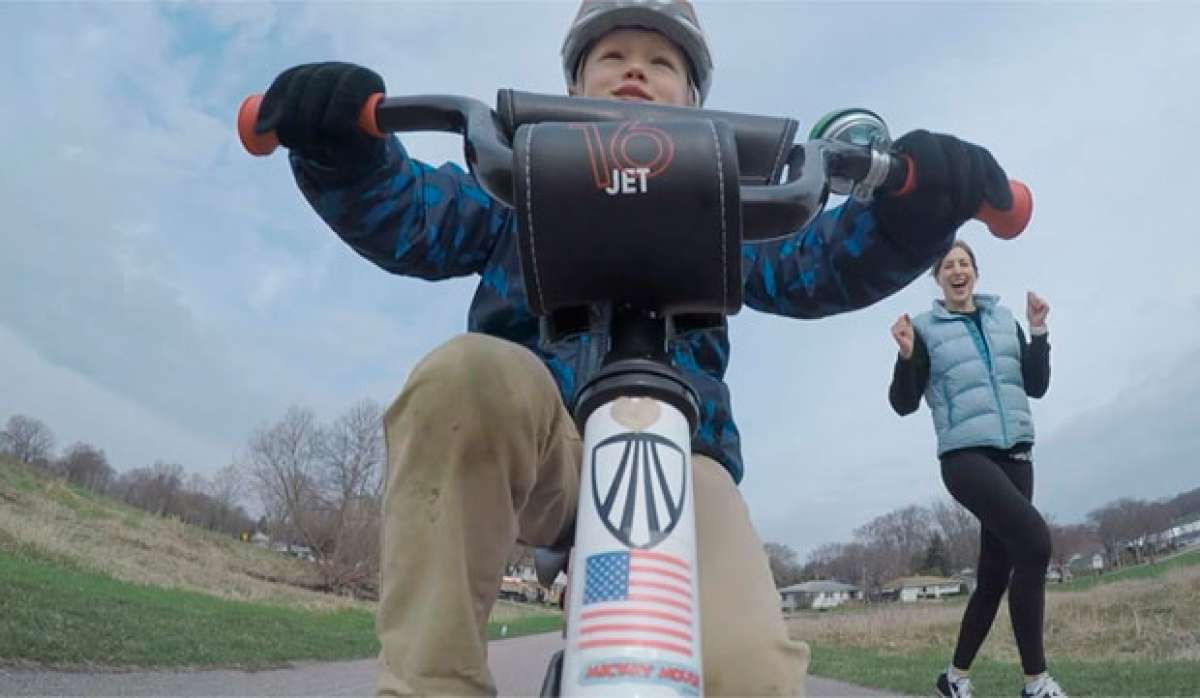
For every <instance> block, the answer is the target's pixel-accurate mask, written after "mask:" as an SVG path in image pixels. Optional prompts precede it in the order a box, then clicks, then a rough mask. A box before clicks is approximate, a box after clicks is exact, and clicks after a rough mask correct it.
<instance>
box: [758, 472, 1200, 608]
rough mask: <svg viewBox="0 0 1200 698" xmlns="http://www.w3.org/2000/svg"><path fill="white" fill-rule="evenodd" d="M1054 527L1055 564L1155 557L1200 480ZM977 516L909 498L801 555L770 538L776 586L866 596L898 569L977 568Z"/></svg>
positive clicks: (1185, 515) (1196, 495) (1195, 499)
mask: <svg viewBox="0 0 1200 698" xmlns="http://www.w3.org/2000/svg"><path fill="white" fill-rule="evenodd" d="M1043 517H1044V518H1045V519H1046V523H1047V525H1048V527H1049V529H1050V539H1051V548H1052V553H1051V567H1052V569H1057V570H1060V571H1061V570H1063V569H1065V568H1067V566H1068V564H1069V563H1070V562H1071V561H1072V559H1074V558H1076V557H1077V556H1083V555H1090V554H1091V553H1093V552H1103V555H1104V560H1105V565H1106V566H1107V567H1109V568H1118V567H1122V566H1124V565H1128V564H1132V563H1139V562H1142V561H1144V560H1151V561H1152V560H1153V559H1154V557H1155V556H1156V555H1158V554H1160V553H1161V552H1162V551H1164V550H1166V549H1168V548H1169V547H1171V546H1172V545H1174V543H1175V541H1173V540H1172V539H1170V537H1169V535H1168V532H1169V530H1170V529H1171V528H1172V526H1174V525H1177V524H1179V523H1184V522H1190V521H1195V520H1197V519H1200V488H1196V489H1194V490H1190V491H1188V492H1184V493H1182V494H1179V495H1177V496H1175V497H1172V498H1165V499H1160V500H1155V501H1145V500H1141V499H1135V498H1130V497H1122V498H1120V499H1116V500H1113V501H1110V502H1108V503H1107V504H1104V505H1103V506H1100V507H1097V508H1095V509H1093V510H1091V511H1090V512H1088V514H1087V516H1086V519H1085V521H1084V522H1082V523H1074V524H1059V523H1057V522H1056V520H1055V518H1054V516H1053V515H1051V514H1049V513H1047V512H1043ZM979 542H980V530H979V522H978V520H977V519H976V518H975V517H974V516H973V515H972V514H971V513H970V512H969V511H967V510H966V509H965V508H964V507H962V506H961V505H960V504H958V503H957V502H955V501H953V500H950V499H946V500H939V501H935V502H933V503H932V504H930V505H928V506H920V505H909V506H905V507H901V508H899V509H895V510H893V511H891V512H888V513H886V514H883V515H881V516H877V517H875V518H874V519H871V520H870V521H868V522H867V523H865V524H863V525H861V526H859V527H858V528H856V529H854V531H853V534H852V538H851V540H849V541H846V542H839V543H826V544H824V545H821V546H819V547H818V548H816V549H814V550H812V551H811V552H810V553H809V554H808V556H807V558H806V559H805V560H804V561H803V562H801V560H800V557H799V555H798V554H797V553H796V552H795V551H794V550H792V549H791V548H790V547H788V546H787V545H784V544H781V543H774V542H770V543H766V544H765V546H764V547H765V550H766V553H767V558H768V560H769V562H770V564H771V572H772V574H773V576H774V578H775V584H776V586H777V587H780V588H782V587H785V586H789V585H792V584H796V583H798V582H803V581H808V580H813V579H834V580H838V581H842V582H846V583H849V584H854V585H856V586H858V587H859V588H861V589H863V590H864V591H865V592H866V593H867V595H868V596H873V595H875V594H877V593H878V592H879V591H880V590H881V589H882V588H883V586H884V585H885V584H887V583H888V582H889V581H891V580H894V579H896V578H898V577H906V576H913V575H936V576H941V577H946V576H951V575H954V574H957V573H960V572H962V571H964V570H967V569H969V568H974V566H975V564H976V562H977V560H978V557H979Z"/></svg>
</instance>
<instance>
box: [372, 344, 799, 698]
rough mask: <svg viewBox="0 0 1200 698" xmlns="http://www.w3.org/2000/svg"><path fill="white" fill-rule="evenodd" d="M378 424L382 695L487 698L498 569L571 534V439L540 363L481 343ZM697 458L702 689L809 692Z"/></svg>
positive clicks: (752, 560)
mask: <svg viewBox="0 0 1200 698" xmlns="http://www.w3.org/2000/svg"><path fill="white" fill-rule="evenodd" d="M384 428H385V435H386V439H387V458H388V467H387V476H386V477H387V482H386V492H385V495H384V503H383V532H382V560H381V582H382V585H381V596H380V603H379V615H378V618H377V629H378V634H379V639H380V642H381V644H382V650H381V652H380V655H379V674H378V681H377V687H376V689H377V693H378V694H379V695H402V696H408V695H495V693H496V687H495V683H494V682H493V680H492V676H491V672H490V671H489V670H488V665H487V639H486V635H485V628H486V624H487V619H488V615H489V613H490V612H491V609H492V604H493V603H494V602H495V600H496V595H497V592H498V589H499V585H500V577H501V576H502V575H503V571H504V563H505V559H506V558H507V556H508V553H509V552H510V550H511V548H512V546H513V543H514V542H515V541H520V542H522V543H525V544H528V545H550V544H553V543H555V542H557V541H558V540H559V538H560V537H561V536H562V535H563V533H564V531H565V530H566V529H567V527H568V525H569V524H570V522H571V519H572V518H573V517H574V515H575V506H576V500H577V498H578V495H579V469H580V462H581V448H582V447H581V443H580V438H579V434H578V433H577V431H576V429H575V425H574V423H573V421H572V420H571V417H570V414H568V412H567V410H566V409H565V408H564V407H563V404H562V399H561V398H560V397H559V392H558V388H557V387H556V386H555V384H554V379H553V378H552V377H551V375H550V372H549V371H548V370H547V369H546V367H545V366H544V365H543V364H542V362H541V360H540V359H538V357H537V356H535V355H534V354H533V353H532V352H530V351H528V350H526V349H525V348H523V347H521V346H519V345H517V344H514V343H512V342H507V341H504V340H501V339H497V338H494V337H489V336H486V335H481V334H468V335H462V336H459V337H456V338H455V339H453V340H451V341H450V342H448V343H446V344H445V345H443V346H441V347H440V348H438V349H436V350H434V351H433V352H432V353H430V354H429V356H427V357H426V358H425V359H424V360H423V361H422V362H421V363H420V364H419V365H418V366H417V367H416V368H415V369H414V370H413V372H412V375H411V376H410V377H409V380H408V383H407V385H405V387H404V390H403V392H402V393H401V394H400V396H399V397H398V398H397V399H396V401H395V403H393V404H392V406H391V407H390V408H389V409H388V411H387V414H386V415H385V417H384ZM693 463H694V468H695V472H696V474H695V490H696V526H697V544H698V546H699V551H698V555H699V559H698V566H699V575H700V576H699V583H700V622H701V630H702V632H703V636H702V639H701V641H702V643H703V651H704V656H703V661H704V679H705V681H704V690H705V692H706V693H707V694H708V695H737V696H751V695H802V694H803V689H804V676H805V673H806V671H807V667H808V646H807V645H806V644H804V643H802V642H795V641H792V640H790V639H789V638H788V636H787V631H786V629H785V627H784V624H783V618H782V614H781V612H780V599H779V594H778V593H777V592H776V590H775V585H774V582H773V581H772V577H771V573H770V569H769V566H768V564H767V558H766V555H765V554H764V552H763V547H762V542H761V541H760V540H759V539H758V536H757V535H756V534H755V533H754V530H753V528H752V527H751V525H750V518H749V515H748V512H747V510H746V505H745V503H744V502H743V501H742V498H741V495H740V494H739V493H738V490H737V487H736V486H735V485H734V483H733V480H732V478H730V476H729V474H728V472H727V471H726V470H725V469H724V468H723V467H721V466H720V465H719V464H718V463H717V462H716V461H714V460H712V459H710V458H707V457H705V456H696V457H695V458H694V459H693ZM539 670H540V669H539Z"/></svg>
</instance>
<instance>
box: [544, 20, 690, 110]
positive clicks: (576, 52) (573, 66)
mask: <svg viewBox="0 0 1200 698" xmlns="http://www.w3.org/2000/svg"><path fill="white" fill-rule="evenodd" d="M624 27H641V28H644V29H651V30H654V31H656V32H659V33H660V34H663V35H664V36H666V37H667V38H668V39H670V40H671V41H673V42H675V44H676V45H677V46H679V48H680V49H681V50H682V51H683V55H684V56H686V57H687V60H688V63H689V64H690V65H689V67H690V68H691V79H692V87H693V88H694V89H695V90H696V93H697V97H698V99H697V103H698V104H703V103H704V100H705V98H706V97H708V88H709V85H710V84H711V83H712V72H713V63H712V55H711V54H709V52H708V41H707V40H706V39H705V38H704V32H703V30H701V29H700V20H699V19H697V17H696V10H695V9H694V8H693V7H692V3H690V2H688V1H687V0H583V4H581V5H580V6H579V13H578V14H576V15H575V21H574V22H572V23H571V28H570V29H568V30H567V37H566V39H564V40H563V46H562V59H563V75H564V77H566V80H567V84H568V85H570V84H573V83H574V82H575V79H576V78H577V77H578V75H579V67H580V63H581V62H582V60H583V57H584V55H585V54H586V53H587V51H588V49H589V48H591V46H592V44H593V43H595V42H596V40H597V39H599V38H600V37H602V36H604V35H605V34H607V33H608V32H610V31H612V30H614V29H619V28H624Z"/></svg>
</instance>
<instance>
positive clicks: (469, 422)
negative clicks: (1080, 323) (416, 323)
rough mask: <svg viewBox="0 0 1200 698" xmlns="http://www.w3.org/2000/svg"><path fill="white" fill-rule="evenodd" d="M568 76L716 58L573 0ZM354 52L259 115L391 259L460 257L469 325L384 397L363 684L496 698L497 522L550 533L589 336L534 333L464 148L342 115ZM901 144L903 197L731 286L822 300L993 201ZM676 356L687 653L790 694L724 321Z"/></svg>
mask: <svg viewBox="0 0 1200 698" xmlns="http://www.w3.org/2000/svg"><path fill="white" fill-rule="evenodd" d="M562 60H563V69H564V74H565V78H566V83H567V89H568V91H569V92H570V94H572V95H575V96H581V97H592V98H607V99H619V100H638V101H645V102H656V103H661V104H669V105H679V106H693V107H698V106H700V105H702V104H703V103H704V100H705V98H706V97H707V95H708V92H709V87H710V84H711V80H712V74H713V63H712V59H711V56H710V55H709V50H708V44H707V41H706V39H705V35H704V33H703V32H702V30H701V27H700V23H699V21H698V19H697V16H696V13H695V10H694V9H693V7H692V6H691V4H690V3H688V2H685V1H672V0H650V1H647V0H641V1H635V0H586V1H585V2H583V3H582V5H581V7H580V9H579V12H578V14H577V15H576V17H575V19H574V21H573V23H572V24H571V26H570V28H569V30H568V32H567V35H566V39H565V41H564V43H563V47H562ZM384 91H385V86H384V81H383V79H382V78H381V77H380V76H379V75H377V74H376V73H374V72H373V71H371V70H369V69H367V68H365V67H361V66H356V65H351V64H346V63H317V64H306V65H301V66H297V67H294V68H291V69H289V70H286V71H284V72H283V73H282V74H280V75H279V76H278V77H277V78H276V79H275V81H274V82H273V84H272V85H271V87H270V89H269V90H268V91H267V93H266V95H265V97H264V99H263V101H262V104H261V109H260V112H259V119H258V121H257V123H256V130H257V131H258V132H260V133H263V132H267V131H270V130H274V131H275V132H276V134H277V136H278V139H279V141H280V143H282V144H283V145H284V146H286V147H288V148H289V149H290V151H291V153H290V161H291V166H292V170H293V172H294V175H295V178H296V181H297V183H298V184H299V187H300V189H301V191H302V192H303V193H304V195H305V197H306V198H307V199H308V201H309V202H310V203H311V205H312V206H313V208H314V209H315V210H316V212H317V213H318V214H319V215H320V216H321V217H322V218H323V219H324V220H325V221H326V222H327V223H328V224H329V226H330V227H331V228H332V229H333V230H334V231H335V232H336V233H337V234H338V235H339V236H340V237H341V238H342V239H343V240H344V241H345V242H346V243H347V244H349V245H350V246H351V247H352V248H353V249H354V250H356V251H357V252H358V253H359V254H361V255H362V256H363V257H365V258H367V259H368V260H370V261H372V262H374V263H375V264H377V265H378V266H380V267H382V268H383V269H386V270H387V271H390V272H392V273H396V274H403V275H408V276H415V277H420V278H423V279H428V280H437V279H444V278H449V277H456V276H466V275H478V276H479V279H480V283H479V286H478V290H477V291H476V294H475V298H474V300H473V302H472V304H471V308H470V312H469V314H468V318H467V330H468V332H467V333H465V334H462V335H459V336H457V337H454V338H452V339H450V340H449V341H448V342H446V343H445V344H443V345H442V346H440V347H439V348H437V349H435V350H434V351H433V352H431V353H430V354H429V355H428V356H426V357H425V358H424V359H423V360H422V361H420V362H419V363H418V364H417V365H416V366H415V367H414V368H413V370H412V372H411V374H410V376H409V378H408V381H407V383H406V385H405V386H404V388H403V390H402V391H401V392H400V394H399V396H398V397H397V398H396V400H395V401H394V402H393V403H392V405H391V407H390V408H389V409H388V411H387V413H386V415H385V417H384V429H385V435H386V441H387V463H388V465H387V475H386V489H385V495H384V503H383V523H382V527H383V528H382V537H381V544H382V551H381V552H382V560H381V596H380V604H379V612H378V619H377V631H378V635H379V639H380V642H381V645H382V649H381V652H380V655H379V673H378V682H377V691H378V693H379V694H380V695H430V694H436V695H492V694H495V692H496V688H495V683H494V681H493V679H492V676H491V673H490V672H489V669H488V665H487V639H486V634H485V628H486V623H487V619H488V616H489V613H490V612H491V609H492V606H493V604H494V602H495V600H496V595H497V589H498V586H499V581H500V578H501V576H502V573H503V569H504V563H505V558H506V555H507V554H508V552H509V550H510V549H511V547H512V546H513V544H514V543H515V542H518V541H519V542H521V543H524V544H527V545H539V546H550V545H565V544H568V543H569V539H570V535H571V530H572V523H573V518H574V515H575V511H576V501H577V498H578V492H579V477H580V463H581V444H580V437H579V433H578V431H577V429H576V426H575V424H574V423H573V421H572V418H571V414H570V412H569V410H568V406H569V405H571V404H572V402H573V398H574V395H575V392H576V390H577V389H578V388H579V387H580V386H581V385H582V384H583V383H585V382H586V381H587V379H588V378H589V377H590V376H591V375H592V374H593V373H594V372H595V371H596V369H598V368H599V367H600V362H601V360H602V358H603V356H604V351H605V345H606V335H605V330H604V329H603V326H602V325H601V324H600V323H595V324H594V326H593V327H592V329H591V330H590V331H584V332H579V333H574V334H571V335H569V336H567V337H564V338H562V339H560V340H556V341H554V342H543V341H540V334H539V323H538V318H537V317H535V316H534V315H533V314H532V313H531V312H530V308H529V302H528V299H527V293H526V289H525V288H524V287H523V284H522V276H521V273H520V269H519V259H520V256H519V255H520V253H519V250H518V244H517V242H518V241H517V234H516V225H517V223H516V215H515V212H514V211H512V210H510V209H508V208H506V207H505V206H503V205H501V204H499V203H498V202H496V201H494V200H492V199H490V198H489V197H488V196H487V195H486V194H485V193H484V192H483V191H482V190H481V189H480V188H479V186H478V185H477V184H476V182H475V180H474V179H473V178H472V177H471V176H470V175H469V174H467V173H465V172H464V171H463V170H462V169H460V168H459V167H457V166H455V165H452V164H446V165H442V166H441V167H438V168H434V167H431V166H429V165H426V164H425V163H423V162H420V161H418V160H416V159H413V158H412V157H410V156H409V154H408V153H407V152H406V151H405V149H404V147H403V146H402V145H401V143H400V141H399V139H398V138H396V137H388V138H386V139H376V138H373V137H371V136H368V135H365V134H364V133H362V132H361V131H360V130H359V129H358V127H357V126H356V118H357V115H358V111H359V109H360V108H361V106H362V104H363V103H364V102H365V101H366V99H367V97H368V96H369V95H371V94H372V93H377V92H384ZM896 148H897V149H898V150H900V151H902V152H904V153H905V154H907V155H908V156H909V157H910V158H911V159H912V162H913V164H914V166H915V170H916V173H917V181H916V188H915V190H913V191H912V192H911V193H909V194H907V195H905V196H903V197H881V198H879V199H878V200H876V201H875V202H874V203H872V204H870V205H867V204H863V203H859V202H857V201H850V202H848V203H846V204H845V205H843V206H841V207H840V208H838V209H836V210H831V211H827V212H825V213H824V214H822V215H821V216H820V217H819V218H818V219H816V220H815V221H814V222H813V223H811V224H810V225H808V226H807V227H805V228H804V229H802V230H797V231H796V232H795V233H794V234H793V235H792V236H790V237H787V238H785V239H782V240H776V241H773V242H769V243H761V244H754V245H746V246H745V247H744V248H743V252H744V254H743V259H744V264H743V269H744V277H745V281H744V298H745V302H746V303H747V304H748V305H750V306H751V307H753V308H755V309H757V310H761V311H763V312H768V313H773V314H777V315H784V316H789V317H797V318H817V317H823V316H828V315H833V314H836V313H841V312H845V311H849V310H854V309H857V308H862V307H865V306H868V305H870V304H872V303H875V302H877V301H878V300H880V299H882V298H884V297H886V296H888V295H890V294H892V293H894V292H896V291H898V290H899V289H901V288H903V287H904V286H906V285H907V284H908V283H909V282H910V281H912V280H913V279H914V278H916V277H917V276H918V275H919V274H921V272H922V271H924V270H925V269H928V268H929V265H930V264H932V263H933V261H934V260H935V259H936V258H937V257H938V255H940V254H942V253H943V252H945V251H946V249H948V248H949V246H950V244H951V242H952V241H953V239H954V234H955V231H956V230H957V229H958V228H959V226H960V225H961V224H962V223H963V222H964V221H966V220H967V219H969V218H970V217H971V216H972V215H973V214H974V213H975V211H976V210H978V209H979V207H980V205H981V204H982V203H983V202H984V201H987V202H988V203H990V204H991V205H993V206H995V207H996V208H999V209H1007V208H1009V206H1010V205H1011V196H1010V193H1009V189H1008V184H1007V178H1006V177H1005V174H1004V172H1003V170H1001V168H1000V167H999V166H998V165H997V164H996V162H995V161H994V160H993V158H992V156H991V155H990V154H989V153H988V152H987V151H986V150H984V149H983V148H980V147H978V146H976V145H972V144H970V143H966V142H963V141H961V140H958V139H956V138H954V137H951V136H947V135H941V134H932V133H928V132H926V131H914V132H912V133H909V134H907V135H905V136H904V137H902V138H900V139H899V140H898V141H897V142H896ZM677 329H678V330H679V331H678V334H677V336H676V337H675V338H674V339H673V341H672V344H671V346H670V351H669V354H670V357H671V360H672V363H673V365H674V366H675V367H676V368H677V369H678V370H679V371H680V372H681V373H682V374H683V376H684V377H685V378H686V379H687V381H688V382H689V384H690V385H691V387H692V388H693V389H694V390H695V391H696V392H697V394H698V395H699V396H700V402H701V423H700V426H699V429H698V431H697V433H696V435H695V438H694V440H693V443H692V449H693V452H694V461H693V464H694V469H695V476H694V477H695V480H694V487H695V497H696V500H695V501H696V536H697V541H698V543H697V545H698V567H699V569H698V575H699V579H700V595H701V598H700V606H701V609H700V610H701V627H702V633H703V636H702V639H701V642H702V647H703V662H704V691H705V692H706V693H707V694H709V695H739V696H745V695H797V694H801V693H802V692H803V688H804V675H805V672H806V669H807V663H808V648H807V646H806V645H805V644H804V643H802V642H797V641H794V640H791V639H790V638H789V637H788V634H787V631H786V628H785V626H784V623H783V620H782V617H781V614H780V606H779V596H778V593H777V592H776V589H775V585H774V583H773V580H772V577H771V573H770V569H769V566H768V563H767V558H766V556H765V554H764V552H763V546H762V542H761V541H760V539H759V538H758V536H757V535H756V533H755V532H754V530H753V527H752V526H751V523H750V517H749V513H748V511H747V508H746V504H745V502H744V501H743V499H742V497H741V495H740V493H739V492H738V489H737V483H738V482H739V481H740V480H741V479H742V476H743V463H742V457H741V447H740V435H739V432H738V429H737V426H736V425H735V422H734V418H733V413H732V407H731V403H730V394H729V388H728V387H727V386H726V384H725V383H724V380H723V379H724V375H725V370H726V367H727V366H728V363H729V357H730V346H729V337H728V333H727V328H726V327H725V326H724V325H722V326H720V327H704V328H692V329H689V328H686V327H681V328H677Z"/></svg>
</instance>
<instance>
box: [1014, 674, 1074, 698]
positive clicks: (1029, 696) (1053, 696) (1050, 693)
mask: <svg viewBox="0 0 1200 698" xmlns="http://www.w3.org/2000/svg"><path fill="white" fill-rule="evenodd" d="M1021 698H1067V694H1066V692H1064V691H1063V690H1062V688H1061V687H1060V686H1059V685H1058V682H1057V681H1055V680H1054V679H1053V678H1052V677H1051V676H1050V675H1049V674H1046V675H1045V676H1043V677H1042V680H1041V681H1039V682H1038V683H1036V684H1034V686H1033V690H1032V691H1031V690H1029V689H1028V688H1022V689H1021Z"/></svg>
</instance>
